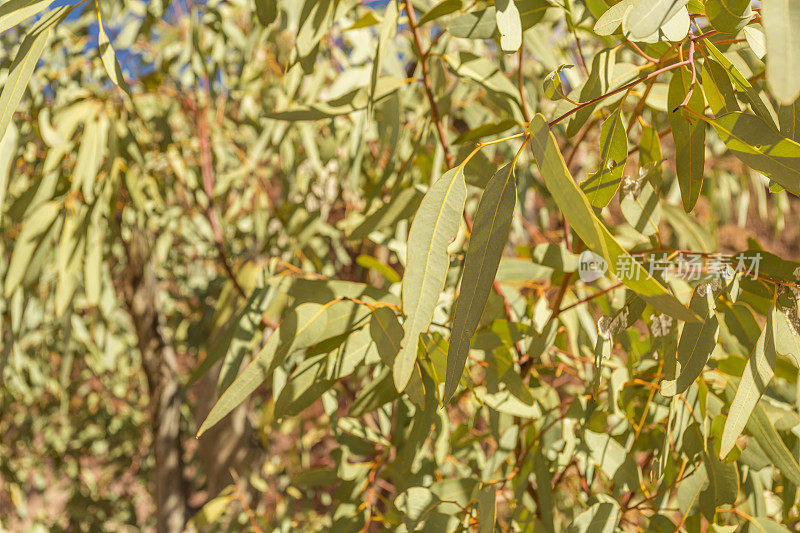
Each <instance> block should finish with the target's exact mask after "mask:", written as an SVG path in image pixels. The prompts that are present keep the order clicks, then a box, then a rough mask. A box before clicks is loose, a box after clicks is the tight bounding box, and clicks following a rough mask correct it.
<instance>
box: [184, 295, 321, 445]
mask: <svg viewBox="0 0 800 533" xmlns="http://www.w3.org/2000/svg"><path fill="white" fill-rule="evenodd" d="M335 303H336V302H331V303H330V304H326V305H320V304H313V303H307V304H301V305H299V306H297V307H296V308H295V309H294V310H293V311H292V312H291V313H289V315H288V316H287V317H286V318H284V320H283V322H281V324H280V326H278V328H277V329H276V330H275V331H273V332H272V335H270V336H269V339H267V342H266V343H265V344H264V347H263V348H262V349H261V351H260V352H259V353H258V354H257V355H256V356H255V358H254V359H253V360H252V361H251V362H250V364H249V365H247V366H246V367H245V369H244V370H243V371H242V373H241V374H240V375H239V377H237V378H236V379H235V380H234V381H233V383H231V385H230V387H228V388H227V389H226V390H225V392H224V393H223V394H222V396H221V397H220V398H219V400H217V403H216V404H214V407H213V408H212V409H211V412H210V413H209V414H208V416H207V417H206V419H205V420H204V421H203V423H202V425H201V426H200V429H199V430H198V432H197V436H198V437H199V436H200V435H202V434H203V433H204V432H205V431H206V430H207V429H209V428H211V427H213V426H214V425H215V424H216V423H217V422H219V421H220V420H222V418H223V417H224V416H225V415H227V414H228V413H230V412H231V411H232V410H233V409H234V408H235V407H236V406H237V405H239V404H240V403H242V402H243V401H244V400H245V398H247V397H248V396H249V395H250V394H251V393H252V392H253V391H254V390H256V388H258V386H259V385H260V384H261V383H262V382H263V381H264V380H266V379H267V378H268V377H269V376H270V375H271V374H272V372H273V371H274V370H275V368H276V367H277V366H278V365H279V364H281V363H282V362H283V360H284V359H285V358H286V356H287V355H288V354H289V353H291V352H293V351H295V350H299V349H302V348H307V347H309V346H311V345H312V344H314V343H315V342H317V341H318V340H321V338H322V336H323V332H324V330H325V328H326V326H327V322H328V316H327V310H328V309H329V308H330V307H331V306H333V305H334V304H335Z"/></svg>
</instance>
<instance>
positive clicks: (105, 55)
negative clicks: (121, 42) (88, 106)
mask: <svg viewBox="0 0 800 533" xmlns="http://www.w3.org/2000/svg"><path fill="white" fill-rule="evenodd" d="M97 46H98V49H99V50H100V59H102V61H103V66H104V67H106V72H107V73H108V77H109V79H110V80H111V81H113V82H114V85H116V86H117V87H119V88H120V89H122V90H123V91H125V93H126V94H128V95H129V96H130V93H131V89H130V87H128V82H126V81H125V78H124V77H123V75H122V69H121V68H120V66H119V61H117V53H116V52H115V51H114V47H113V46H112V44H111V40H110V39H109V38H108V34H106V30H105V28H104V27H103V20H102V18H101V16H100V11H99V10H98V11H97Z"/></svg>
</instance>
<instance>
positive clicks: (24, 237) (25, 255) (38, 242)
mask: <svg viewBox="0 0 800 533" xmlns="http://www.w3.org/2000/svg"><path fill="white" fill-rule="evenodd" d="M62 208H63V206H62V205H61V204H60V203H59V202H45V203H43V204H42V205H40V206H39V207H37V208H36V210H35V211H33V212H32V213H31V215H30V216H29V217H28V218H27V219H25V222H24V223H23V225H22V230H21V231H20V232H19V236H18V237H17V240H16V242H15V243H14V251H13V253H12V254H11V261H10V262H9V264H8V270H7V271H6V279H5V285H4V291H3V293H4V295H5V297H6V298H9V297H11V295H12V294H13V292H14V291H15V290H16V289H17V287H18V286H19V284H20V283H21V282H22V279H23V278H24V277H25V272H26V270H27V269H28V266H29V263H30V262H31V258H32V257H33V256H34V254H35V253H36V252H37V250H39V248H40V247H42V246H46V245H47V243H46V242H45V238H46V237H47V234H48V233H49V231H50V227H51V226H52V225H53V223H54V222H55V220H56V216H58V214H59V213H60V212H61V209H62Z"/></svg>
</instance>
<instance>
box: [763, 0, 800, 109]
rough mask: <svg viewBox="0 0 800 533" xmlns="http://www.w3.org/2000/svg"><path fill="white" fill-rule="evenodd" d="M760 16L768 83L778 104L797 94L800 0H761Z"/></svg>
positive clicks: (786, 103)
mask: <svg viewBox="0 0 800 533" xmlns="http://www.w3.org/2000/svg"><path fill="white" fill-rule="evenodd" d="M761 19H762V23H763V24H764V33H765V34H766V36H767V83H768V84H769V88H770V91H771V92H772V94H773V95H775V98H776V99H777V100H778V102H780V103H781V104H784V105H788V104H791V103H792V102H794V101H795V100H796V99H797V97H798V96H800V71H798V69H797V68H796V65H797V64H798V62H800V33H798V32H797V28H798V27H800V4H798V3H797V2H790V1H787V0H764V2H762V5H761Z"/></svg>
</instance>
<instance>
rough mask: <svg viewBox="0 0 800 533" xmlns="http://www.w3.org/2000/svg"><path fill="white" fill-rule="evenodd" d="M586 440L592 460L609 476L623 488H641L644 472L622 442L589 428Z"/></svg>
mask: <svg viewBox="0 0 800 533" xmlns="http://www.w3.org/2000/svg"><path fill="white" fill-rule="evenodd" d="M584 442H585V443H586V447H587V448H588V449H589V453H590V454H591V457H592V461H594V462H595V463H596V464H597V466H598V467H600V470H602V471H603V473H604V474H605V475H606V476H607V477H609V478H610V479H613V480H614V483H616V484H617V485H618V486H619V487H620V488H621V489H624V490H631V491H636V490H639V485H640V483H641V478H642V474H641V472H640V471H639V467H638V465H637V464H636V461H634V460H633V456H632V455H631V454H630V453H628V450H626V449H625V447H624V446H622V444H620V443H619V442H617V441H616V440H614V438H613V437H611V436H610V435H608V434H606V433H595V432H594V431H588V430H587V431H586V433H585V434H584Z"/></svg>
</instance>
